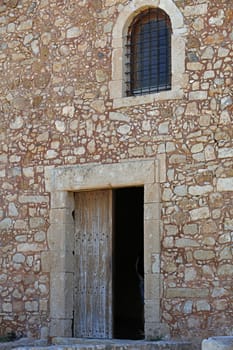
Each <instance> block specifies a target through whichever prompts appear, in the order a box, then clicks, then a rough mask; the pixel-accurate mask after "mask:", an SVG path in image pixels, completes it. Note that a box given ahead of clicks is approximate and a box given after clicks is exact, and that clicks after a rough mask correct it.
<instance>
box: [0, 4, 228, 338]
mask: <svg viewBox="0 0 233 350" xmlns="http://www.w3.org/2000/svg"><path fill="white" fill-rule="evenodd" d="M135 1H136V0H135ZM133 2H134V1H133ZM137 2H140V1H139V0H137ZM161 2H162V0H161ZM129 3H130V1H128V0H124V1H119V0H102V1H101V0H95V1H93V0H78V1H77V0H76V1H74V0H40V1H29V0H3V1H1V2H0V35H1V38H2V39H1V42H0V70H1V81H0V101H1V104H0V106H1V107H0V108H1V109H0V113H1V114H0V118H1V120H0V150H1V152H0V188H1V207H0V230H1V232H0V235H1V236H0V267H1V269H0V292H1V293H0V324H1V327H0V334H1V333H2V334H5V333H6V332H7V331H9V330H16V331H17V332H18V333H20V332H21V333H22V334H25V335H28V336H30V335H33V336H35V337H46V336H47V335H48V325H49V280H50V275H49V273H48V272H45V271H43V270H42V267H41V253H42V252H43V251H47V250H48V243H47V230H48V227H49V224H50V223H49V210H50V196H49V193H47V192H46V190H45V173H46V171H47V170H48V169H50V167H56V166H58V165H63V166H65V165H67V166H69V165H75V164H85V163H92V162H96V163H102V164H104V163H106V164H107V163H108V164H109V163H117V162H120V161H124V160H128V159H135V158H137V159H140V158H143V159H144V158H147V159H154V158H155V157H156V156H158V155H160V156H162V157H163V158H164V159H165V160H166V166H165V169H164V177H165V181H164V182H163V183H161V196H162V224H161V227H162V237H161V260H162V261H161V272H162V275H163V281H162V298H161V309H162V316H161V322H164V323H167V324H168V325H169V328H170V331H171V335H172V336H175V337H180V338H181V337H195V336H196V333H197V332H198V335H199V336H200V337H207V336H211V335H213V334H229V333H230V332H232V317H233V310H232V305H233V300H232V240H233V237H232V231H233V209H232V208H233V205H232V204H233V198H232V190H233V170H232V165H233V162H232V157H233V148H232V139H233V129H232V121H233V120H232V119H233V118H232V39H233V33H232V18H233V9H232V5H231V4H230V1H228V0H221V1H219V0H212V1H204V0H198V1H197V0H187V1H181V0H177V1H174V3H175V5H176V6H177V7H178V9H179V10H180V12H181V13H182V15H183V17H184V26H185V30H184V32H185V34H184V35H185V41H186V52H185V53H186V54H185V57H186V61H185V73H184V74H183V82H182V85H183V96H182V97H181V98H180V97H179V99H172V100H163V101H161V102H160V101H151V102H150V103H144V104H140V105H138V104H137V105H134V106H128V107H127V104H126V106H125V107H118V108H117V107H115V106H113V100H112V99H111V96H110V93H109V82H110V81H111V74H112V68H111V67H112V64H111V58H112V30H113V27H114V24H115V22H116V19H117V18H118V16H119V14H120V13H121V11H122V10H123V8H124V6H126V5H128V4H129ZM157 3H158V4H159V1H157Z"/></svg>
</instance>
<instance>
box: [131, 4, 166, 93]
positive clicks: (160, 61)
mask: <svg viewBox="0 0 233 350" xmlns="http://www.w3.org/2000/svg"><path fill="white" fill-rule="evenodd" d="M126 46H127V47H126V51H127V53H126V55H127V56H128V58H127V69H126V73H127V76H128V82H127V95H142V94H145V93H152V92H159V91H163V90H170V89H171V24H170V19H169V17H168V16H167V14H166V13H165V12H164V11H162V10H160V9H148V10H146V11H144V12H142V13H140V14H139V15H138V16H137V17H136V18H135V19H134V21H133V23H132V25H131V26H130V28H129V34H128V38H127V45H126Z"/></svg>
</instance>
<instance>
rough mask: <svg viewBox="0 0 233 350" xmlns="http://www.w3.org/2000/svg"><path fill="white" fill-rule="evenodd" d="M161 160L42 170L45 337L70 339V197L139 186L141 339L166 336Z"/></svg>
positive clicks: (72, 273) (71, 198)
mask: <svg viewBox="0 0 233 350" xmlns="http://www.w3.org/2000/svg"><path fill="white" fill-rule="evenodd" d="M165 174H166V169H165V158H164V157H163V155H160V156H159V158H158V159H156V160H135V161H127V162H122V163H116V164H95V163H94V164H87V165H76V166H64V167H57V168H48V169H45V177H46V190H47V191H48V192H50V193H51V209H50V227H49V230H48V246H49V251H46V252H43V253H42V269H43V271H44V272H48V273H50V322H51V323H50V336H51V337H54V336H64V337H71V336H72V322H73V310H74V305H73V278H74V256H73V250H74V219H73V216H72V213H73V211H74V192H78V191H83V190H97V189H114V188H121V187H132V186H144V249H145V262H144V266H145V308H144V310H145V338H146V339H153V338H155V337H156V336H158V335H161V334H163V335H164V333H166V331H167V327H166V325H162V324H161V323H160V320H161V312H160V298H161V285H162V283H161V279H162V278H161V275H160V227H161V204H160V183H161V182H165V179H166V175H165Z"/></svg>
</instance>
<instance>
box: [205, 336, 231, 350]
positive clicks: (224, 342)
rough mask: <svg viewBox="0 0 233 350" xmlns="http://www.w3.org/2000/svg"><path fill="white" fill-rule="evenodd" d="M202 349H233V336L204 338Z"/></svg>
mask: <svg viewBox="0 0 233 350" xmlns="http://www.w3.org/2000/svg"><path fill="white" fill-rule="evenodd" d="M201 349H202V350H233V337H227V336H225V337H224V336H220V337H211V338H208V339H204V340H203V341H202V345H201Z"/></svg>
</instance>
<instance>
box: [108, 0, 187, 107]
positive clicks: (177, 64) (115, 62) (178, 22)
mask: <svg viewBox="0 0 233 350" xmlns="http://www.w3.org/2000/svg"><path fill="white" fill-rule="evenodd" d="M148 8H151V9H156V8H157V9H160V10H162V11H164V12H165V13H166V14H167V16H168V17H169V18H170V21H171V30H172V35H171V90H169V91H161V92H156V93H150V94H144V95H142V96H130V97H127V93H126V91H127V87H126V80H127V79H126V77H125V75H126V74H125V72H126V71H125V64H126V57H125V46H126V42H125V38H126V37H127V34H128V30H129V26H130V25H131V23H132V21H133V20H134V18H136V16H138V14H140V13H141V12H143V11H145V10H146V9H148ZM185 33H186V29H185V26H184V21H183V16H182V14H181V12H180V10H179V9H178V8H177V6H176V5H175V4H174V2H173V1H172V0H163V1H159V0H132V1H130V2H129V4H128V5H127V6H125V7H124V8H123V10H122V11H121V12H120V14H119V16H118V18H117V21H116V23H115V26H114V28H113V34H112V47H113V56H112V80H111V81H110V84H109V85H110V94H111V97H112V98H113V102H114V107H122V106H131V105H137V104H142V103H152V102H153V101H158V100H168V99H179V98H182V97H183V84H184V72H185Z"/></svg>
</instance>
